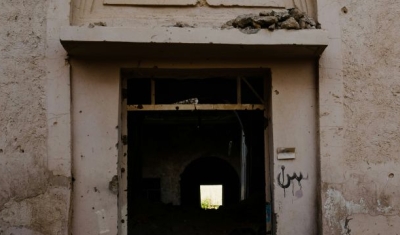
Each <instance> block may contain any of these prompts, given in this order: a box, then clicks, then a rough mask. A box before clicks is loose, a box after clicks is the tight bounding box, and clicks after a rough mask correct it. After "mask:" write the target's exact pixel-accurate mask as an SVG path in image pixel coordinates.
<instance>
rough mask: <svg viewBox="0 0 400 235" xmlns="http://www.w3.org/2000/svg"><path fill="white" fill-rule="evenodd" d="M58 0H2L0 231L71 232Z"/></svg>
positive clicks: (65, 15) (64, 17)
mask: <svg viewBox="0 0 400 235" xmlns="http://www.w3.org/2000/svg"><path fill="white" fill-rule="evenodd" d="M62 2H64V3H67V4H68V1H24V0H20V1H1V3H0V22H1V26H0V234H6V235H9V234H21V235H23V234H34V235H42V234H67V233H68V223H69V222H68V221H69V220H68V217H69V205H70V197H69V193H70V188H71V187H70V182H71V175H70V172H69V171H70V169H71V163H70V159H69V154H70V151H69V149H70V143H69V135H70V131H69V124H70V122H69V87H68V81H69V74H68V71H69V65H68V62H66V61H65V55H66V52H65V51H64V50H63V49H62V47H61V44H60V43H59V40H57V39H56V38H58V34H57V33H56V31H54V30H55V29H57V28H59V27H60V26H61V25H63V24H65V22H67V24H68V21H69V20H68V19H69V8H68V9H67V11H63V10H59V8H61V9H63V6H65V4H60V3H62ZM49 9H50V10H49ZM64 10H65V8H64ZM64 78H66V80H64ZM49 87H50V88H49ZM54 92H55V93H54ZM63 92H64V93H63ZM56 102H57V104H56V105H55V103H56ZM53 130H58V131H59V132H58V133H56V132H53Z"/></svg>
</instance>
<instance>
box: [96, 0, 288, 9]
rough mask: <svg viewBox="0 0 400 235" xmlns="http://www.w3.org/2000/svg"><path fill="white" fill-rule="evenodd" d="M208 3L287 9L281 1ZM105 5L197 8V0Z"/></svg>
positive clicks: (109, 1)
mask: <svg viewBox="0 0 400 235" xmlns="http://www.w3.org/2000/svg"><path fill="white" fill-rule="evenodd" d="M207 3H208V5H210V6H224V7H235V6H243V7H249V6H253V7H270V8H273V7H276V8H283V7H285V5H284V4H283V2H282V1H279V0H247V1H243V0H207ZM103 4H104V5H127V6H129V5H131V6H196V4H197V0H104V1H103Z"/></svg>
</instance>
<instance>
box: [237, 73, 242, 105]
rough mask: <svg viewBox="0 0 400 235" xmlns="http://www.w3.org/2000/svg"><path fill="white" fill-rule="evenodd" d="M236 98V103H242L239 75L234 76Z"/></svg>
mask: <svg viewBox="0 0 400 235" xmlns="http://www.w3.org/2000/svg"><path fill="white" fill-rule="evenodd" d="M236 98H237V102H236V103H238V104H241V103H242V79H241V78H240V77H238V78H236Z"/></svg>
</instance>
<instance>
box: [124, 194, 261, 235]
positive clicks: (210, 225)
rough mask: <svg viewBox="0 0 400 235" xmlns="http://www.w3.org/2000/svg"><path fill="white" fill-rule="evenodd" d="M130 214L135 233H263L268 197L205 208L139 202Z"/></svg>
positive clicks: (251, 234)
mask: <svg viewBox="0 0 400 235" xmlns="http://www.w3.org/2000/svg"><path fill="white" fill-rule="evenodd" d="M133 207H134V208H135V210H134V211H135V213H132V214H133V215H132V216H130V217H131V218H132V219H131V220H130V221H129V228H130V229H129V233H130V234H134V235H212V234H214V235H261V234H263V235H264V234H266V232H265V200H264V199H263V198H262V197H253V198H250V199H248V200H245V201H242V202H240V203H238V204H236V205H232V206H229V207H223V206H222V207H220V208H219V209H217V210H203V209H200V208H188V207H182V206H173V205H166V204H163V203H151V202H148V201H143V200H141V201H137V202H136V203H135V204H134V205H133Z"/></svg>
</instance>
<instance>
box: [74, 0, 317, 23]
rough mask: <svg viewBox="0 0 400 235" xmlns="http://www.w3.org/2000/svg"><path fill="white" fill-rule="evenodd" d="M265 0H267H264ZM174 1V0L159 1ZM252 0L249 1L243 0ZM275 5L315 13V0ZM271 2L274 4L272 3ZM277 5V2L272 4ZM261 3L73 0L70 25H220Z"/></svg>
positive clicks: (257, 9) (288, 0)
mask: <svg viewBox="0 0 400 235" xmlns="http://www.w3.org/2000/svg"><path fill="white" fill-rule="evenodd" d="M265 1H268V0H265ZM163 2H165V3H167V4H168V2H174V0H168V1H163ZM246 2H252V1H246ZM274 2H276V3H278V4H279V5H281V6H283V7H286V8H291V7H294V6H297V7H299V8H301V9H302V10H304V11H306V12H308V14H309V15H311V16H315V15H316V7H315V6H316V5H315V2H316V1H315V0H279V1H274ZM272 5H273V6H274V4H272ZM275 5H277V4H275ZM275 8H276V7H275ZM265 9H267V8H263V7H257V6H253V7H237V6H226V7H221V6H218V7H216V6H213V7H212V6H209V5H208V4H207V3H206V1H205V0H199V1H197V4H196V5H195V6H183V7H182V6H181V7H176V6H175V7H174V6H162V5H156V6H138V5H103V0H73V5H72V14H73V20H72V24H73V25H85V26H86V27H87V25H88V24H90V23H95V22H104V23H106V24H107V26H108V27H110V26H114V27H118V26H125V27H131V26H144V27H151V26H158V27H160V26H164V27H165V26H173V25H175V24H176V23H177V22H184V23H187V24H188V25H190V26H195V27H221V26H222V25H223V24H224V23H225V22H226V21H228V20H231V19H233V18H235V17H236V16H238V15H241V14H248V13H257V14H258V12H260V11H262V10H265Z"/></svg>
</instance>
